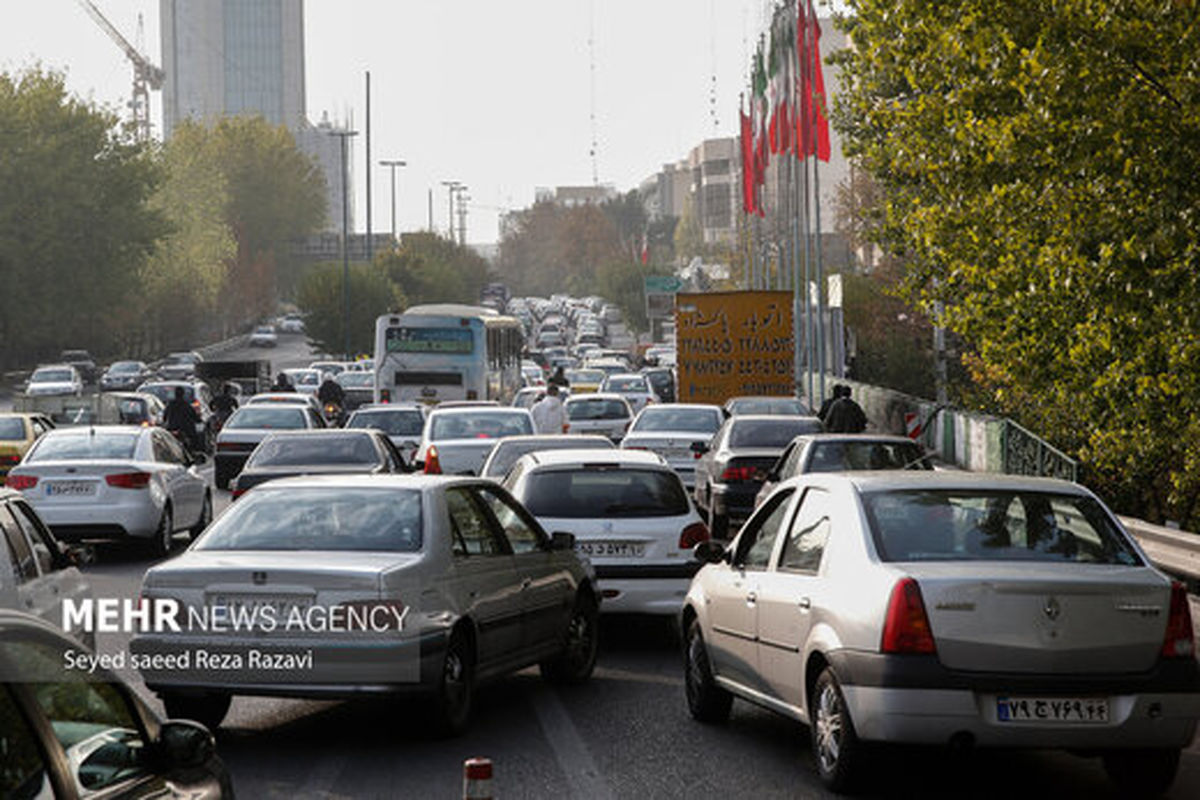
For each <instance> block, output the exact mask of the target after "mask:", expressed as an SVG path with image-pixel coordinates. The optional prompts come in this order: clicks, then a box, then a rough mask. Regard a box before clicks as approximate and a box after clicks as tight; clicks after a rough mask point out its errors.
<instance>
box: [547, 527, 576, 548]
mask: <svg viewBox="0 0 1200 800" xmlns="http://www.w3.org/2000/svg"><path fill="white" fill-rule="evenodd" d="M550 549H551V550H574V549H575V534H573V533H566V532H565V531H555V532H554V533H552V534H550Z"/></svg>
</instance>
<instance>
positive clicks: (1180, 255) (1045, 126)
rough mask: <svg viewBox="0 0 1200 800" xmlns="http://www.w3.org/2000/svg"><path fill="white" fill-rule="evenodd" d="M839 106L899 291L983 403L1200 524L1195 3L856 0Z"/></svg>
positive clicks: (1118, 494) (1126, 505)
mask: <svg viewBox="0 0 1200 800" xmlns="http://www.w3.org/2000/svg"><path fill="white" fill-rule="evenodd" d="M850 6H851V9H852V12H853V13H852V16H849V17H847V19H846V20H845V22H844V24H845V26H846V28H847V30H848V32H849V34H850V35H851V36H852V37H853V39H854V42H855V47H854V48H853V49H852V50H846V51H844V52H843V53H842V54H841V55H840V56H839V60H840V61H841V62H842V63H843V68H844V73H843V74H844V76H845V78H846V79H847V90H846V91H845V92H843V93H842V95H841V99H840V100H839V103H838V113H837V115H836V124H837V125H838V127H839V130H840V131H841V133H842V135H843V137H844V141H845V142H846V143H847V148H848V151H849V152H850V153H851V154H852V155H856V156H857V157H858V158H859V160H860V163H861V164H862V165H863V167H864V168H865V169H866V170H868V171H869V172H870V173H871V175H872V176H873V177H874V179H875V180H876V181H878V182H879V184H880V186H881V189H882V191H883V193H884V195H885V198H886V199H885V207H884V214H883V216H882V219H880V220H879V223H878V228H877V230H878V237H879V239H880V241H882V242H885V243H886V244H887V246H888V248H889V249H890V251H891V253H892V254H894V255H896V256H898V257H901V258H903V260H904V263H905V264H906V268H907V274H906V277H905V281H904V285H903V288H904V291H905V294H906V296H907V297H908V298H910V299H911V300H913V301H914V302H918V303H920V304H922V305H923V306H924V307H925V308H926V309H927V310H928V309H930V308H931V306H932V303H933V302H934V301H935V300H943V301H945V303H946V306H947V314H946V321H947V324H948V325H949V327H950V328H951V329H952V330H954V331H956V332H957V333H959V334H960V335H961V336H962V337H963V340H964V342H965V343H966V345H967V346H968V347H969V348H970V352H971V355H970V356H969V359H968V366H969V367H970V369H971V372H972V376H973V379H974V381H975V384H976V386H977V387H978V390H979V394H978V397H979V399H980V400H981V401H983V402H984V403H985V404H986V405H987V407H989V408H990V409H992V410H996V411H998V412H1001V413H1004V414H1008V415H1010V416H1013V417H1015V418H1016V419H1017V420H1019V421H1020V422H1022V423H1023V424H1025V425H1026V426H1027V427H1030V428H1032V429H1033V430H1036V431H1039V432H1040V433H1042V434H1043V435H1045V436H1046V437H1047V438H1049V439H1050V440H1051V441H1053V442H1055V443H1056V444H1058V445H1059V446H1060V447H1063V448H1064V449H1066V450H1068V451H1070V452H1073V453H1074V454H1076V455H1078V456H1079V458H1080V459H1081V460H1082V462H1083V464H1084V467H1085V474H1086V475H1087V477H1088V479H1089V481H1090V482H1092V483H1093V484H1094V485H1095V486H1096V488H1098V489H1099V490H1101V491H1102V492H1103V493H1105V494H1107V495H1108V496H1109V497H1110V499H1111V500H1112V501H1113V502H1114V504H1116V505H1117V506H1118V507H1120V508H1122V509H1123V510H1126V511H1129V512H1130V513H1137V514H1140V515H1143V516H1145V517H1147V518H1149V519H1152V520H1159V519H1164V518H1173V519H1176V520H1178V521H1180V522H1181V523H1183V524H1184V525H1185V526H1189V525H1190V526H1195V525H1198V524H1200V456H1198V455H1197V452H1198V451H1200V448H1197V447H1196V443H1197V442H1200V315H1197V314H1196V309H1197V308H1200V244H1198V243H1200V213H1197V212H1198V210H1200V103H1198V102H1197V101H1198V100H1200V27H1198V26H1196V25H1195V11H1194V9H1193V8H1192V7H1191V5H1190V4H1185V3H1160V4H1132V3H1121V2H1116V0H1056V1H1055V2H1053V3H1049V4H1047V3H1043V2H1033V0H1015V2H1011V3H1006V4H999V5H998V4H995V3H992V2H986V1H985V0H961V1H960V2H957V3H950V4H946V3H940V4H939V3H924V2H920V0H852V2H851V3H850Z"/></svg>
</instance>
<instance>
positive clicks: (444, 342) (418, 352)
mask: <svg viewBox="0 0 1200 800" xmlns="http://www.w3.org/2000/svg"><path fill="white" fill-rule="evenodd" d="M485 370H486V351H485V344H484V341H483V324H482V322H481V321H480V320H478V319H473V318H468V317H445V316H432V317H431V316H417V315H406V314H399V315H396V314H391V315H385V316H383V317H380V318H379V323H378V325H377V329H376V341H375V402H377V403H405V402H417V403H425V404H428V405H433V404H435V403H440V402H442V401H444V400H481V399H483V398H484V397H485V396H486V393H487V392H486V385H485V384H486V375H485Z"/></svg>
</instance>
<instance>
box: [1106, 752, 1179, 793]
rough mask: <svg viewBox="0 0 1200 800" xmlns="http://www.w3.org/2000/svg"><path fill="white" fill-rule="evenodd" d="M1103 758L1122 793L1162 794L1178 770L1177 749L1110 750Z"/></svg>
mask: <svg viewBox="0 0 1200 800" xmlns="http://www.w3.org/2000/svg"><path fill="white" fill-rule="evenodd" d="M1102 758H1103V760H1104V771H1105V773H1107V774H1108V779H1109V780H1110V781H1112V782H1113V783H1114V784H1115V785H1116V786H1117V789H1118V790H1119V791H1120V794H1121V796H1122V797H1161V796H1162V795H1163V794H1164V793H1165V792H1166V791H1167V789H1169V788H1170V787H1171V784H1172V783H1173V782H1174V781H1175V773H1176V772H1178V771H1179V750H1178V749H1171V748H1159V749H1153V748H1147V749H1139V750H1110V751H1108V752H1106V753H1104V754H1103V756H1102Z"/></svg>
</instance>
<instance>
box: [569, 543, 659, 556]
mask: <svg viewBox="0 0 1200 800" xmlns="http://www.w3.org/2000/svg"><path fill="white" fill-rule="evenodd" d="M575 552H577V553H579V554H580V555H581V556H594V557H598V558H641V557H642V556H644V555H646V545H645V544H643V543H642V542H579V541H577V542H575Z"/></svg>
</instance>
